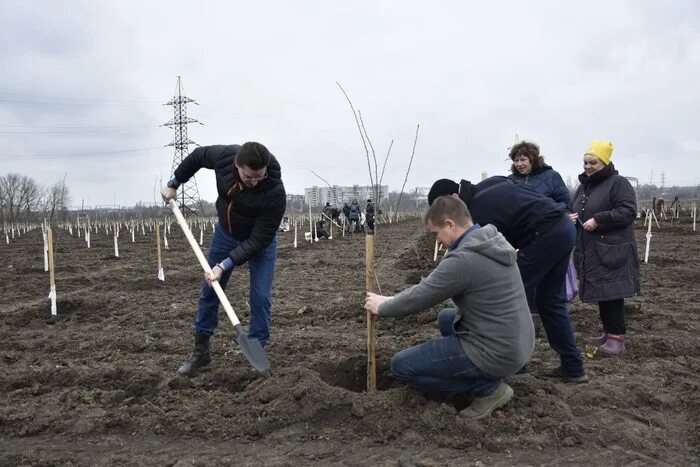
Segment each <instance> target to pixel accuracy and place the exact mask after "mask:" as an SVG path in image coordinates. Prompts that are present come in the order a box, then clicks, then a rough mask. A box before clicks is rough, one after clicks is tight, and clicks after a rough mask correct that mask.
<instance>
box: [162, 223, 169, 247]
mask: <svg viewBox="0 0 700 467" xmlns="http://www.w3.org/2000/svg"><path fill="white" fill-rule="evenodd" d="M165 230H166V227H165V226H163V246H164V247H165V249H166V251H167V250H170V247H168V236H167V235H165Z"/></svg>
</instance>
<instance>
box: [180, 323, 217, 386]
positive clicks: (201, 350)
mask: <svg viewBox="0 0 700 467" xmlns="http://www.w3.org/2000/svg"><path fill="white" fill-rule="evenodd" d="M210 338H211V337H210V336H207V335H206V334H199V333H197V334H195V335H194V350H192V353H191V354H190V356H189V358H187V360H186V361H185V363H183V364H182V365H180V368H178V369H177V374H178V375H180V376H186V377H188V378H192V377H193V376H197V373H199V370H201V369H202V368H204V367H205V366H207V365H209V363H211V354H210V353H209V339H210Z"/></svg>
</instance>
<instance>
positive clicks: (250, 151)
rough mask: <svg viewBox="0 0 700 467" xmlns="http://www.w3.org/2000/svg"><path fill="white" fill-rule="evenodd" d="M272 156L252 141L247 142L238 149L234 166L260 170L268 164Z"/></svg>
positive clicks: (260, 145) (263, 147)
mask: <svg viewBox="0 0 700 467" xmlns="http://www.w3.org/2000/svg"><path fill="white" fill-rule="evenodd" d="M271 158H272V154H270V151H268V150H267V148H266V147H265V146H263V145H262V144H260V143H256V142H254V141H248V142H247V143H244V144H243V146H241V147H240V148H238V152H237V153H236V165H237V166H238V167H243V166H246V167H249V168H251V169H252V170H260V169H264V168H265V167H267V166H268V164H270V159H271Z"/></svg>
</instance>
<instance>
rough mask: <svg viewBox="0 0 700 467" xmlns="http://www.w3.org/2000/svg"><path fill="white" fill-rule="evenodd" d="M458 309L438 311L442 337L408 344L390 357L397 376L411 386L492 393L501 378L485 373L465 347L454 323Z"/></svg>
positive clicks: (436, 390)
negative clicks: (413, 344) (471, 358)
mask: <svg viewBox="0 0 700 467" xmlns="http://www.w3.org/2000/svg"><path fill="white" fill-rule="evenodd" d="M456 312H457V311H456V310H455V309H454V308H446V309H444V310H442V311H441V312H440V314H439V315H438V327H439V328H440V334H442V337H441V338H439V339H434V340H431V341H428V342H425V343H423V344H420V345H416V346H414V347H409V348H407V349H404V350H402V351H401V352H399V353H397V354H396V355H394V357H393V358H392V359H391V372H392V373H393V375H394V377H395V378H396V379H397V380H398V381H400V382H402V383H405V384H407V385H408V386H411V387H412V388H415V389H418V390H422V391H429V392H439V393H442V394H446V395H453V394H464V393H466V394H473V395H475V396H477V397H484V396H488V395H489V394H492V393H493V392H494V391H495V390H496V388H497V387H498V384H499V383H500V381H501V380H500V378H494V377H493V376H491V375H488V374H486V373H484V372H483V371H481V370H479V368H477V367H476V365H474V363H473V362H472V361H471V360H470V359H469V357H468V356H467V354H466V353H465V352H464V349H463V348H462V344H461V343H460V338H459V337H458V336H457V334H455V332H454V327H453V325H452V323H453V321H454V318H455V314H456Z"/></svg>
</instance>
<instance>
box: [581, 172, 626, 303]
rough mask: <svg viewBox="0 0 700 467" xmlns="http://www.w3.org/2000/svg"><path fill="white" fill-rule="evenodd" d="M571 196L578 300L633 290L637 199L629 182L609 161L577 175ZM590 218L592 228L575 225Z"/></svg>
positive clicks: (611, 297)
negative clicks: (595, 227) (601, 166)
mask: <svg viewBox="0 0 700 467" xmlns="http://www.w3.org/2000/svg"><path fill="white" fill-rule="evenodd" d="M579 181H580V182H581V185H580V186H579V188H578V190H576V194H575V195H574V202H573V209H574V212H576V213H578V216H579V220H580V221H581V222H580V223H578V222H577V223H576V230H577V235H576V247H575V248H574V263H575V264H576V270H577V272H578V277H579V282H580V287H579V293H580V296H581V300H582V301H584V302H599V301H608V300H616V299H620V298H626V297H632V296H634V295H638V294H639V291H640V286H639V257H638V253H637V245H636V242H635V239H634V220H635V218H636V217H637V200H636V196H635V194H634V189H633V188H632V185H630V182H629V181H627V179H626V178H625V177H623V176H621V175H618V173H617V170H615V167H614V166H613V164H612V163H611V164H609V165H608V166H606V167H604V168H603V169H602V170H600V171H599V172H596V173H594V174H593V175H591V176H590V177H589V176H587V175H586V174H585V173H582V174H581V175H579ZM591 218H594V219H595V221H596V223H597V224H598V228H597V229H596V230H594V231H593V232H589V231H587V230H584V229H583V228H582V227H581V225H582V224H583V223H585V222H586V221H587V220H589V219H591Z"/></svg>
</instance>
